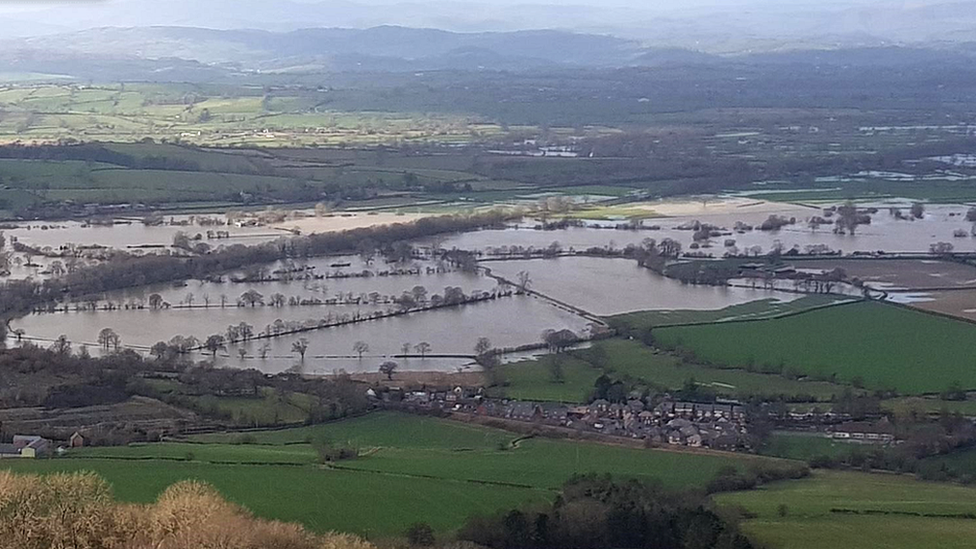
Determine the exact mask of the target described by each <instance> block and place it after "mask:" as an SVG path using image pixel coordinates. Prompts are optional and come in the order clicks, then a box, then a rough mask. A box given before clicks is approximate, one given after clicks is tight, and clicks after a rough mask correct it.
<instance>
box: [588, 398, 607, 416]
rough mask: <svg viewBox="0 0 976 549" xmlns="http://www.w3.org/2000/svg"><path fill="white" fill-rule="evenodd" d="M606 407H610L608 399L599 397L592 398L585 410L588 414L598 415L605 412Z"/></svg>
mask: <svg viewBox="0 0 976 549" xmlns="http://www.w3.org/2000/svg"><path fill="white" fill-rule="evenodd" d="M608 409H610V401H609V400H605V399H602V398H599V399H597V400H594V401H593V403H592V404H590V406H589V408H588V409H587V411H588V412H589V413H590V414H593V415H599V414H603V413H606V411H607V410H608Z"/></svg>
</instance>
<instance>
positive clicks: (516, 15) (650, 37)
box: [0, 0, 976, 57]
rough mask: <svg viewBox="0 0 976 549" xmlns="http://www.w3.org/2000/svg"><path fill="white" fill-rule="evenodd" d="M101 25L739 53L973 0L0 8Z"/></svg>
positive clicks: (17, 18)
mask: <svg viewBox="0 0 976 549" xmlns="http://www.w3.org/2000/svg"><path fill="white" fill-rule="evenodd" d="M106 26H112V27H147V26H165V27H200V28H206V29H219V30H233V29H256V30H265V31H274V32H290V31H296V30H300V29H306V28H349V29H368V28H373V27H381V26H404V27H413V28H436V29H441V30H447V31H455V32H465V33H482V32H511V31H519V30H535V29H558V30H563V31H572V32H578V33H586V34H606V35H612V36H616V37H619V38H627V39H633V40H637V41H640V42H641V43H642V44H643V45H644V46H648V47H680V48H686V49H692V50H699V51H706V52H710V53H739V54H741V53H750V52H756V51H778V50H783V49H809V48H837V47H864V46H886V45H913V46H919V45H931V44H938V43H946V42H965V41H969V40H971V39H972V37H973V36H976V33H974V31H976V1H974V0H915V1H910V2H909V1H901V2H898V1H894V2H892V1H881V0H829V1H825V2H811V1H807V0H798V1H791V2H777V1H773V0H711V1H707V2H706V1H693V2H680V3H673V2H672V3H665V2H658V1H647V2H637V1H633V0H617V1H614V2H597V1H595V0H576V1H574V2H571V3H566V2H561V3H554V2H551V1H549V0H526V1H521V0H510V1H501V2H488V1H486V0H469V1H464V0H443V1H433V0H413V1H407V2H396V1H395V0H387V1H382V0H329V1H327V2H325V1H318V0H305V1H299V0H275V1H258V0H206V1H203V2H200V1H191V0H167V1H165V2H157V1H153V0H104V1H100V2H78V3H72V4H66V3H58V4H49V3H26V2H20V3H17V2H14V3H7V4H4V5H0V33H2V35H3V36H6V37H29V36H44V35H52V34H65V33H73V32H77V31H83V30H88V29H93V28H100V27H106ZM528 57H532V55H528Z"/></svg>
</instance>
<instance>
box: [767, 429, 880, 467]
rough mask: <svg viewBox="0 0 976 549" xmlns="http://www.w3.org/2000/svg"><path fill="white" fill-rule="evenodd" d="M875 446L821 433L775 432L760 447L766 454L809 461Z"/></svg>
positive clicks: (865, 449) (866, 449)
mask: <svg viewBox="0 0 976 549" xmlns="http://www.w3.org/2000/svg"><path fill="white" fill-rule="evenodd" d="M872 448H873V446H871V445H865V444H853V443H850V442H846V443H845V442H837V441H835V440H832V439H829V438H826V437H823V436H819V434H813V433H811V434H797V433H773V434H772V435H770V436H769V438H767V439H766V443H765V444H764V445H763V447H762V448H760V449H759V453H760V454H762V455H764V456H771V457H779V458H786V459H798V460H802V461H809V460H810V459H813V458H816V457H820V456H829V457H836V456H844V455H848V454H850V453H851V452H854V451H859V450H864V451H868V450H870V449H872Z"/></svg>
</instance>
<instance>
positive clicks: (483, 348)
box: [474, 337, 491, 356]
mask: <svg viewBox="0 0 976 549" xmlns="http://www.w3.org/2000/svg"><path fill="white" fill-rule="evenodd" d="M490 350H491V340H490V339H488V338H487V337H479V338H478V342H477V343H475V344H474V354H475V356H484V355H485V353H487V352H488V351H490Z"/></svg>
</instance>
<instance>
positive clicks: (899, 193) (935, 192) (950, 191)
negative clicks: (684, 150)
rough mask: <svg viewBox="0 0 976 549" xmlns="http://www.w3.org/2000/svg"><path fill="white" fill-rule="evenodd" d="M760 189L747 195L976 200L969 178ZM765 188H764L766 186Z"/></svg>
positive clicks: (791, 199)
mask: <svg viewBox="0 0 976 549" xmlns="http://www.w3.org/2000/svg"><path fill="white" fill-rule="evenodd" d="M763 189H764V191H763V192H758V193H750V195H749V197H750V198H758V199H762V200H773V201H780V202H792V203H797V202H818V201H832V202H836V201H839V200H866V201H877V200H878V199H882V198H910V199H917V200H926V201H930V202H936V203H938V202H945V203H959V202H966V201H970V200H976V188H974V187H973V184H972V181H951V180H948V179H944V180H927V181H917V182H905V181H887V180H880V179H871V180H866V181H841V182H836V181H830V182H820V183H817V184H815V185H812V186H811V187H809V188H805V189H799V190H797V189H795V188H794V189H791V188H789V187H788V186H783V188H780V189H777V188H775V186H774V187H769V186H764V187H763ZM766 189H768V190H766Z"/></svg>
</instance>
